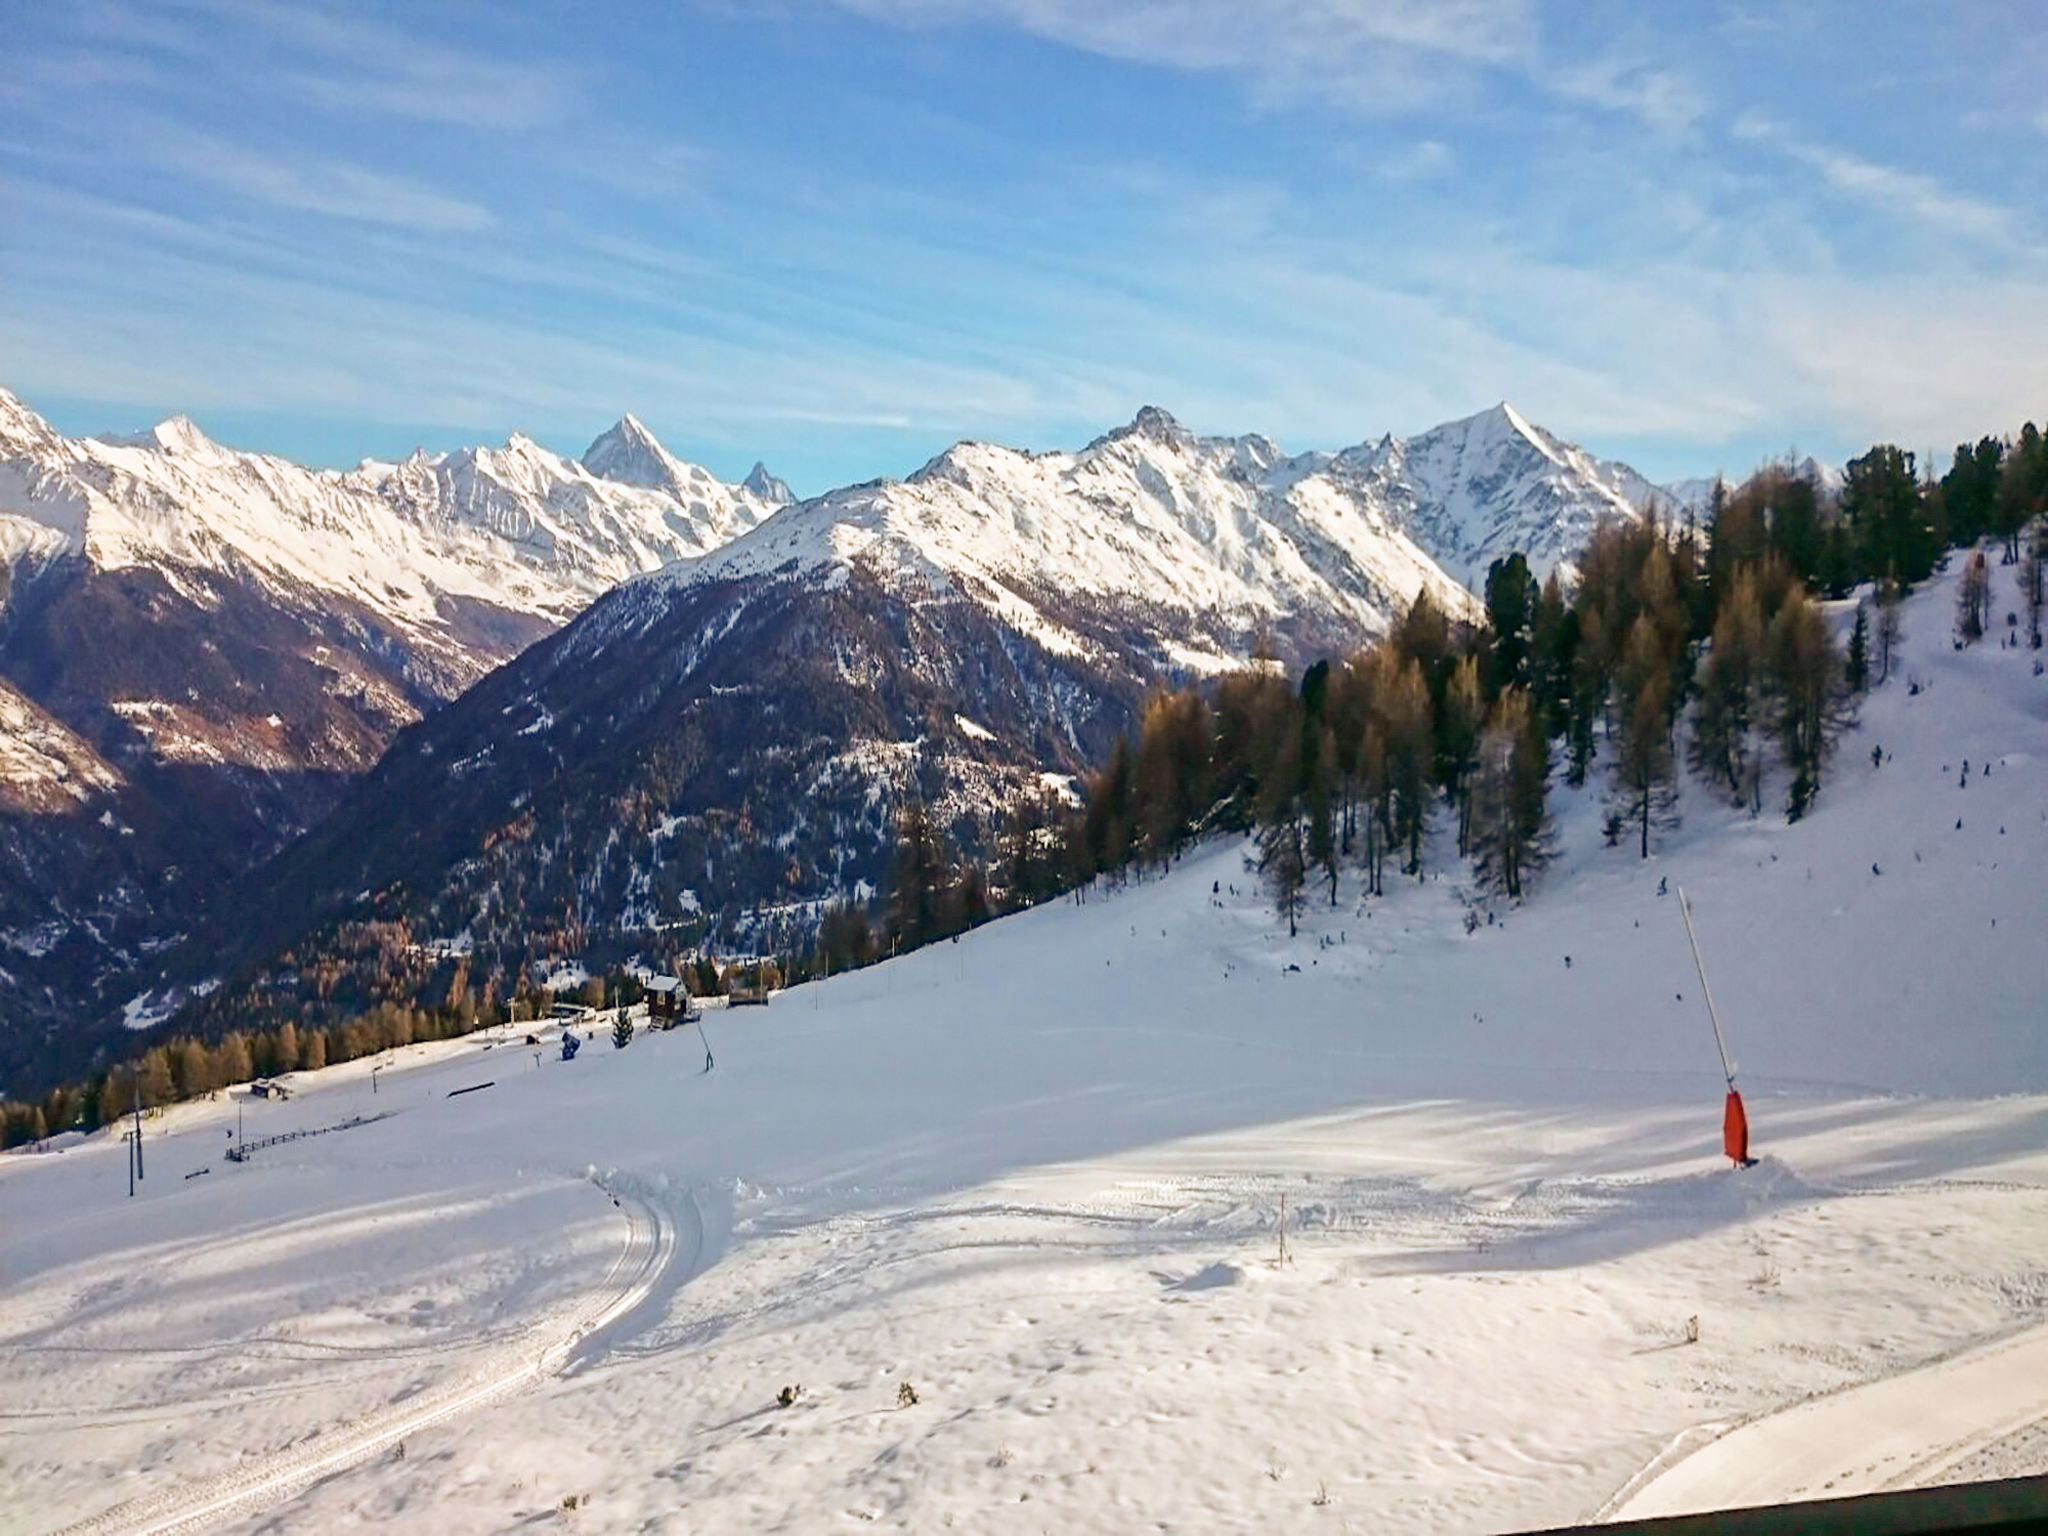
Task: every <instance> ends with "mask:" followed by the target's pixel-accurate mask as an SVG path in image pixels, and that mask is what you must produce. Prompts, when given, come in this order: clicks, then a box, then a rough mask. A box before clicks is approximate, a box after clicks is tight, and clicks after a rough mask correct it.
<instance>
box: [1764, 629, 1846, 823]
mask: <svg viewBox="0 0 2048 1536" xmlns="http://www.w3.org/2000/svg"><path fill="white" fill-rule="evenodd" d="M1767 651H1768V655H1769V662H1770V680H1771V687H1772V692H1773V696H1774V699H1775V702H1776V705H1777V711H1778V740H1779V746H1780V750H1781V751H1782V753H1783V755H1784V759H1785V764H1786V766H1787V767H1788V768H1789V769H1790V770H1791V773H1792V796H1791V802H1790V806H1789V815H1790V819H1792V820H1794V821H1797V820H1798V819H1799V818H1800V817H1801V816H1803V815H1805V814H1806V811H1807V808H1808V807H1809V806H1810V805H1811V804H1812V802H1813V797H1814V796H1815V795H1816V794H1818V793H1819V791H1820V783H1821V769H1822V765H1823V764H1824V762H1825V761H1826V757H1827V753H1828V749H1829V746H1830V745H1831V742H1832V731H1833V726H1834V724H1835V712H1836V708H1837V704H1838V701H1839V698H1840V686H1841V685H1840V679H1841V677H1842V674H1843V666H1842V660H1841V657H1840V656H1839V655H1838V654H1837V653H1836V649H1835V644H1834V640H1833V637H1832V636H1831V635H1830V634H1829V633H1828V624H1827V618H1826V616H1825V615H1824V614H1822V612H1821V610H1820V605H1819V604H1818V603H1816V602H1814V601H1813V600H1812V599H1811V598H1810V597H1808V596H1807V595H1806V593H1805V591H1804V590H1803V589H1798V588H1795V589H1794V590H1793V592H1792V593H1791V595H1789V596H1788V597H1787V598H1786V599H1785V601H1784V603H1783V604H1782V605H1780V607H1779V609H1778V613H1777V616H1776V617H1775V618H1774V619H1772V620H1771V632H1770V637H1769V641H1768V644H1767Z"/></svg>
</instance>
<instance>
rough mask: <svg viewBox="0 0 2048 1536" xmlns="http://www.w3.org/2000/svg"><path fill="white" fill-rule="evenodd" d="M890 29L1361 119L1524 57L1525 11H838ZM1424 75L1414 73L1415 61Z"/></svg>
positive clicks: (963, 5)
mask: <svg viewBox="0 0 2048 1536" xmlns="http://www.w3.org/2000/svg"><path fill="white" fill-rule="evenodd" d="M839 3H840V4H841V5H843V6H844V7H845V8H846V9H848V10H851V11H854V12H856V13H858V14H861V15H864V16H867V17H869V18H871V19H873V20H877V21H882V22H886V23H889V24H892V25H896V26H937V25H955V24H966V25H977V26H987V25H991V24H993V25H1004V26H1009V27H1013V28H1016V29H1018V30H1020V31H1024V32H1027V33H1030V34H1032V35H1034V36H1037V37H1041V38H1045V39H1047V40H1049V41H1052V42H1056V43H1060V44H1063V45H1065V46H1067V47H1071V48H1078V49H1081V50H1083V51H1085V52H1089V53H1095V54H1100V55H1103V56H1105V57H1108V58H1114V59H1122V60H1126V61H1129V62H1134V63H1141V64H1151V65H1156V66H1159V67H1162V68H1167V69H1178V70H1196V71H1209V72H1216V73H1227V74H1233V75H1237V76H1239V77H1241V78H1243V79H1245V80H1247V81H1248V82H1249V83H1250V84H1251V86H1252V87H1253V88H1254V89H1255V90H1256V91H1257V92H1258V93H1259V95H1260V96H1261V97H1262V98H1264V99H1268V100H1286V99H1289V98H1297V99H1298V98H1301V97H1320V98H1324V99H1329V100H1334V101H1336V102H1338V103H1339V104H1341V105H1344V106H1346V107H1349V108H1352V109H1355V110H1358V111H1363V112H1389V111H1392V112H1399V111H1407V110H1411V109H1414V108H1418V107H1421V106H1424V105H1427V104H1429V103H1432V102H1436V101H1440V100H1442V99H1443V98H1444V97H1445V96H1446V95H1448V94H1455V93H1456V92H1458V91H1459V90H1460V89H1461V88H1462V87H1463V85H1464V84H1465V83H1466V82H1467V81H1468V80H1469V78H1470V76H1471V74H1472V72H1473V71H1475V70H1478V69H1482V68H1500V67H1507V66H1511V65H1514V64H1516V63H1517V62H1518V61H1522V60H1525V59H1527V58H1529V57H1531V56H1532V55H1533V52H1534V49H1535V44H1536V37H1535V28H1534V18H1533V15H1532V13H1531V10H1530V6H1529V3H1528V0H1270V3H1268V4H1265V5H1263V6H1254V5H1248V4H1246V3H1244V0H1127V3H1123V4H1115V5H1105V4H1102V3H1100V0H839ZM1420 60H1427V61H1429V63H1430V65H1431V66H1432V67H1430V68H1426V69H1418V68H1416V67H1415V65H1416V63H1417V61H1420Z"/></svg>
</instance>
